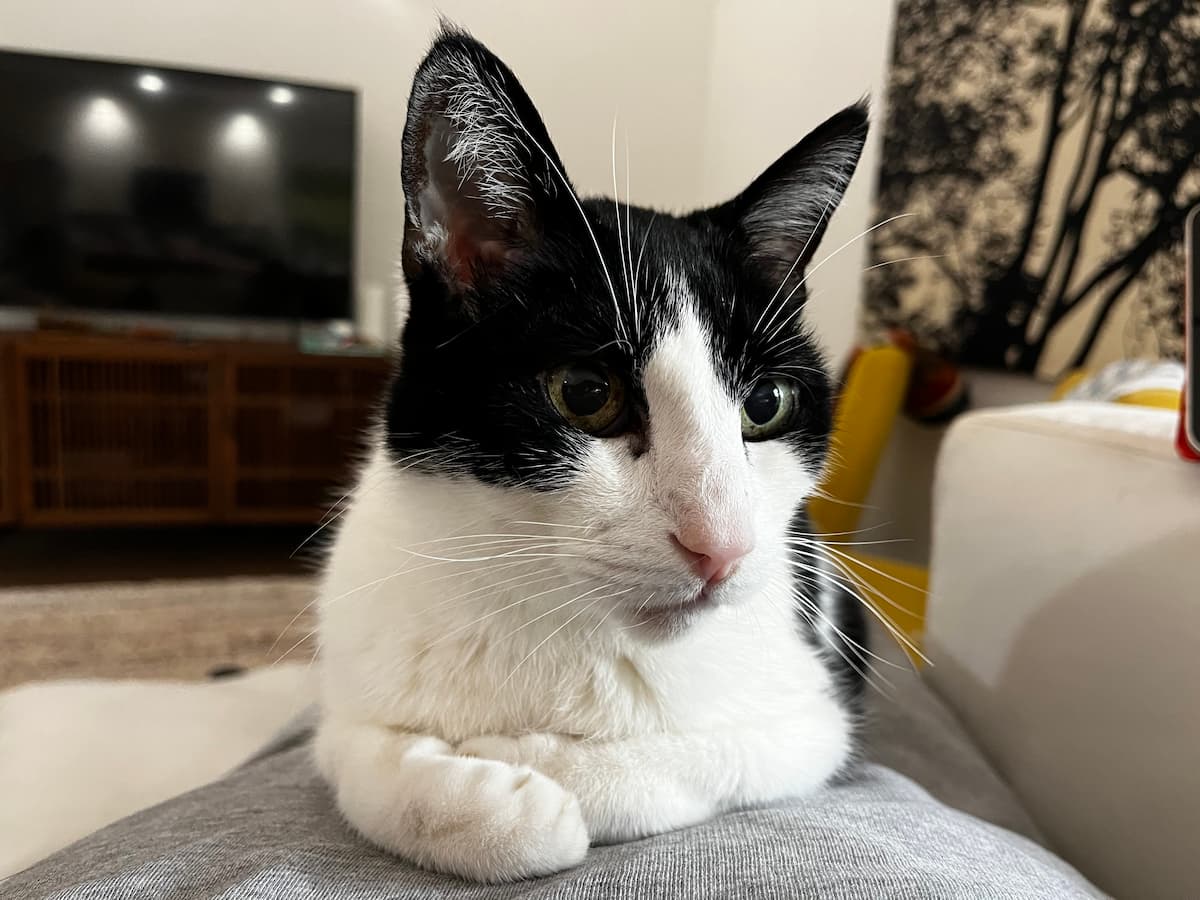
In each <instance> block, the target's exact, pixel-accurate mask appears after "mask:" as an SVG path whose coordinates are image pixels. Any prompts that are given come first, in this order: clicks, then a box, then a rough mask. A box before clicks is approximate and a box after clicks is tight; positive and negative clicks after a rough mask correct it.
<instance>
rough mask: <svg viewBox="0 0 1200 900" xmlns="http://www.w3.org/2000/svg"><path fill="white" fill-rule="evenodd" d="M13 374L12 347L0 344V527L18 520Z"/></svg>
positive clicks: (14, 377)
mask: <svg viewBox="0 0 1200 900" xmlns="http://www.w3.org/2000/svg"><path fill="white" fill-rule="evenodd" d="M15 380H16V371H15V368H14V364H13V350H12V347H11V346H9V345H8V344H6V343H4V342H0V525H11V524H12V523H13V522H15V521H16V520H17V408H16V397H15V396H14V395H15V385H14V381H15Z"/></svg>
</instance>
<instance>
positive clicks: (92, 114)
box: [0, 51, 357, 321]
mask: <svg viewBox="0 0 1200 900" xmlns="http://www.w3.org/2000/svg"><path fill="white" fill-rule="evenodd" d="M356 115H357V98H356V95H355V93H354V92H353V91H347V90H336V89H332V88H327V87H316V86H311V85H306V84H297V83H293V82H282V81H265V80H259V79H253V78H240V77H233V76H229V75H221V74H216V73H211V72H197V71H184V70H180V69H171V68H165V67H162V66H152V65H135V64H129V63H116V62H106V61H99V60H90V59H68V58H63V57H57V56H46V55H39V54H30V53H16V52H8V51H0V307H5V306H7V307H20V308H25V309H33V310H41V311H59V310H62V311H76V312H78V311H85V312H96V311H116V312H123V313H134V314H168V315H185V316H192V317H236V318H243V317H244V318H252V319H259V320H272V319H275V320H278V319H288V320H293V321H300V320H308V321H311V320H327V319H348V318H350V317H351V311H352V308H353V265H354V187H355V160H356Z"/></svg>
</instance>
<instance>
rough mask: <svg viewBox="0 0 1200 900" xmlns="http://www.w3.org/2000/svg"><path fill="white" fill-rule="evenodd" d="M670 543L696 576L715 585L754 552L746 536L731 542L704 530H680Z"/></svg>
mask: <svg viewBox="0 0 1200 900" xmlns="http://www.w3.org/2000/svg"><path fill="white" fill-rule="evenodd" d="M671 542H672V543H673V544H675V546H676V547H678V548H679V551H680V553H682V554H683V556H684V558H685V559H686V560H687V561H688V563H689V564H690V565H691V567H692V571H694V572H695V573H696V574H697V575H699V576H700V577H701V578H703V579H704V580H705V581H706V582H707V583H708V584H709V585H716V584H719V583H720V582H722V581H724V580H725V579H726V578H728V577H729V576H730V575H732V574H733V571H734V569H736V568H737V566H738V563H739V562H741V561H742V559H743V558H744V557H745V556H746V554H748V553H749V552H750V551H751V550H753V549H754V543H753V541H752V540H751V539H750V538H749V536H748V535H745V534H739V535H735V536H734V537H733V539H732V540H729V539H726V540H722V539H721V538H720V537H719V536H717V535H714V534H713V533H712V532H710V531H707V530H705V529H698V528H697V529H693V528H686V527H685V528H680V529H679V531H678V532H676V533H675V534H673V535H671Z"/></svg>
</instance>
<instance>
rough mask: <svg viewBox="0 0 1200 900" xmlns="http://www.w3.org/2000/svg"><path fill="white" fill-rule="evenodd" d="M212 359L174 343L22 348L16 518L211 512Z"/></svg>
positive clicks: (49, 521) (156, 518) (133, 517)
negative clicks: (115, 347)
mask: <svg viewBox="0 0 1200 900" xmlns="http://www.w3.org/2000/svg"><path fill="white" fill-rule="evenodd" d="M212 367H213V363H212V360H211V359H210V358H207V357H205V356H204V355H203V354H199V353H188V352H183V351H175V350H172V349H171V348H162V349H159V348H142V347H135V348H133V349H130V348H120V350H119V351H117V350H108V349H107V348H95V347H88V346H84V347H79V348H76V347H62V346H57V345H54V346H37V345H30V346H28V347H22V348H21V349H20V352H19V354H18V358H17V372H16V375H17V395H18V397H19V398H20V404H21V406H22V407H23V408H21V409H19V410H18V416H17V419H18V422H19V425H18V428H19V430H20V436H19V443H18V456H19V458H20V466H21V470H22V479H21V480H22V484H21V488H22V491H23V501H24V502H23V503H22V507H23V513H22V520H23V521H25V522H27V523H29V524H37V525H74V524H81V525H82V524H135V523H152V522H199V521H205V520H207V519H209V518H210V517H211V515H212V511H211V510H212V504H213V497H212V481H213V478H212V472H211V467H212V453H211V442H210V432H211V419H210V383H211V380H212Z"/></svg>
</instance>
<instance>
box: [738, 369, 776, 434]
mask: <svg viewBox="0 0 1200 900" xmlns="http://www.w3.org/2000/svg"><path fill="white" fill-rule="evenodd" d="M782 402H783V396H782V394H781V392H780V390H779V385H777V384H776V383H775V382H774V381H773V380H771V379H763V380H762V381H760V382H759V383H758V384H756V385H755V386H754V390H752V391H751V392H750V396H749V397H747V398H746V402H745V404H743V408H744V409H745V410H746V416H747V418H749V419H750V421H751V422H753V423H754V424H755V425H766V424H767V423H768V422H770V421H771V420H772V419H774V418H775V416H776V414H777V413H778V412H779V405H780V403H782Z"/></svg>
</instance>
